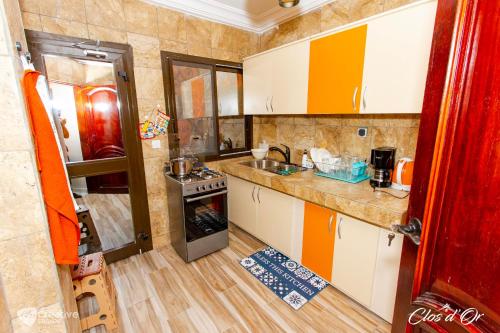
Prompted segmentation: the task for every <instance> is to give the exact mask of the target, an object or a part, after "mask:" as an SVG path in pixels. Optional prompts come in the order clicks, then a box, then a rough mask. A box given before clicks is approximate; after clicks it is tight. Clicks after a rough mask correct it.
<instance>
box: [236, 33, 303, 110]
mask: <svg viewBox="0 0 500 333" xmlns="http://www.w3.org/2000/svg"><path fill="white" fill-rule="evenodd" d="M308 77H309V41H303V42H299V43H294V44H291V45H288V46H285V47H281V48H278V49H276V50H272V51H269V52H266V53H263V54H260V55H257V56H255V57H252V58H249V59H245V60H244V62H243V94H244V105H245V107H244V113H245V114H305V113H306V112H307V86H308V84H307V82H308Z"/></svg>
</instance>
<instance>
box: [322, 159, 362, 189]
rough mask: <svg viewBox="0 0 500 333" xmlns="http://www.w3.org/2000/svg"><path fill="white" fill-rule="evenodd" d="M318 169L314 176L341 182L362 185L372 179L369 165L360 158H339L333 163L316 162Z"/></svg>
mask: <svg viewBox="0 0 500 333" xmlns="http://www.w3.org/2000/svg"><path fill="white" fill-rule="evenodd" d="M314 164H315V165H316V168H317V169H318V170H317V171H316V172H315V173H314V174H315V175H317V176H321V177H326V178H331V179H336V180H341V181H344V182H347V183H352V184H356V183H360V182H362V181H364V180H367V179H369V178H370V174H369V172H368V163H367V162H366V161H363V160H361V159H360V158H352V157H339V158H336V159H335V161H333V162H315V163H314Z"/></svg>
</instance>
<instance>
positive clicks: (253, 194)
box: [252, 186, 255, 202]
mask: <svg viewBox="0 0 500 333" xmlns="http://www.w3.org/2000/svg"><path fill="white" fill-rule="evenodd" d="M252 199H253V202H255V186H254V187H253V190H252Z"/></svg>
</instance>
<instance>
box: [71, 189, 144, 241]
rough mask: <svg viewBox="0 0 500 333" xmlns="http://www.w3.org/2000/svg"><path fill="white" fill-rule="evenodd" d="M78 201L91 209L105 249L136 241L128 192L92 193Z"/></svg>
mask: <svg viewBox="0 0 500 333" xmlns="http://www.w3.org/2000/svg"><path fill="white" fill-rule="evenodd" d="M76 201H77V203H78V204H83V205H85V206H86V207H87V208H88V209H89V211H90V215H91V216H92V219H93V221H94V224H95V227H96V229H97V233H98V234H99V238H100V239H101V245H102V250H103V251H106V250H110V249H114V248H119V247H122V246H123V245H125V244H128V243H131V242H133V241H134V239H135V238H134V225H133V222H132V213H131V209H130V196H129V195H128V194H115V193H113V194H108V193H106V194H103V193H90V194H87V195H84V196H82V197H81V198H78V199H76Z"/></svg>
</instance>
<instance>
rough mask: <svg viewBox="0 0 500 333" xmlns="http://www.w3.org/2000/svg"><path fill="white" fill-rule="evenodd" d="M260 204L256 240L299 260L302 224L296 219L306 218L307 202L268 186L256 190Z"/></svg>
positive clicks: (258, 206)
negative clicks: (305, 203)
mask: <svg viewBox="0 0 500 333" xmlns="http://www.w3.org/2000/svg"><path fill="white" fill-rule="evenodd" d="M257 201H258V205H257V227H256V233H255V235H256V236H257V238H259V239H261V240H262V241H263V242H264V243H266V244H269V245H271V246H272V247H274V248H276V249H277V250H279V251H281V252H282V253H284V254H286V255H288V256H290V257H292V258H293V259H297V258H298V259H300V255H299V257H298V254H297V252H299V251H298V250H297V247H299V246H300V244H301V239H302V237H301V235H302V229H301V226H302V223H301V222H302V221H301V219H297V218H296V217H297V216H300V217H302V216H303V214H304V208H303V207H304V202H303V201H302V200H299V199H296V198H294V197H292V196H289V195H286V194H283V193H280V192H278V191H274V190H271V189H268V188H265V187H259V189H258V190H257ZM297 222H298V223H297ZM297 241H299V242H300V244H297Z"/></svg>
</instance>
